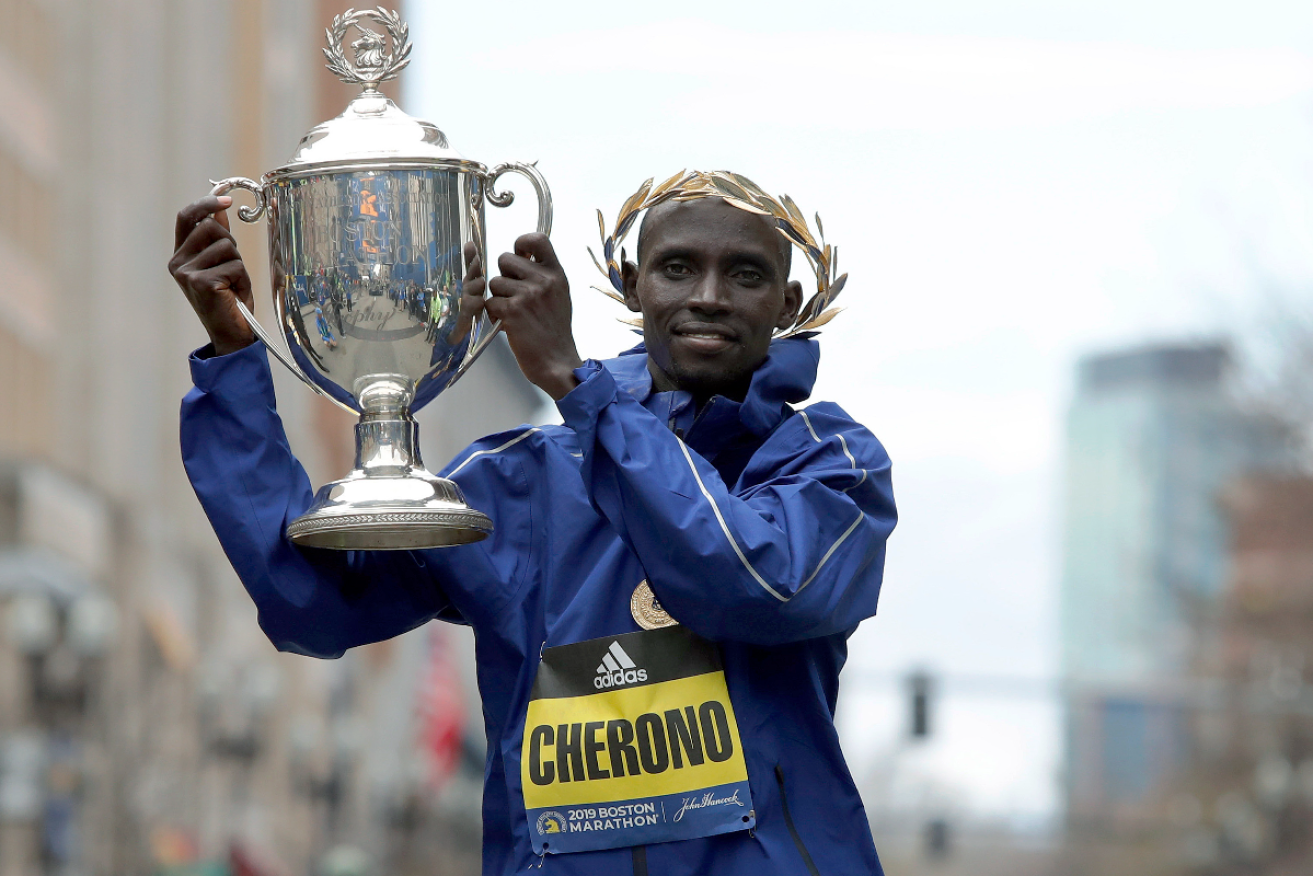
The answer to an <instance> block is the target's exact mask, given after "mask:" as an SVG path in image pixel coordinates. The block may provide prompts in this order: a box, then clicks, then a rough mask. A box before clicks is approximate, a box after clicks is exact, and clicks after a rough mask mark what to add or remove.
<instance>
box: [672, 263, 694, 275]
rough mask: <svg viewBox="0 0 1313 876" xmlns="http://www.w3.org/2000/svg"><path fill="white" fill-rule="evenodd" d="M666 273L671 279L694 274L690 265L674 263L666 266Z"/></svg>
mask: <svg viewBox="0 0 1313 876" xmlns="http://www.w3.org/2000/svg"><path fill="white" fill-rule="evenodd" d="M665 272H666V274H667V275H669V276H671V277H685V276H688V275H689V274H691V273H693V272H692V271H690V270H689V267H688V265H681V264H678V263H672V264H668V265H666V267H665Z"/></svg>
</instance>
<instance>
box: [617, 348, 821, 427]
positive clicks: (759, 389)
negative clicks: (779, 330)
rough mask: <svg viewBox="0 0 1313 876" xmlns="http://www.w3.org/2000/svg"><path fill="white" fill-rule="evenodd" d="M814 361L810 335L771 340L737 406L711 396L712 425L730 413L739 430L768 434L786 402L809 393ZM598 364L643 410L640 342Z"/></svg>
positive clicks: (648, 393)
mask: <svg viewBox="0 0 1313 876" xmlns="http://www.w3.org/2000/svg"><path fill="white" fill-rule="evenodd" d="M820 359H821V348H820V344H818V343H817V342H816V341H815V340H814V339H813V335H811V334H806V335H799V336H797V337H792V338H782V339H779V340H775V341H772V342H771V345H770V353H769V354H768V355H767V357H766V361H765V362H763V363H762V364H761V367H759V368H758V369H757V370H756V372H755V373H754V374H753V375H752V383H751V384H750V385H749V386H748V394H747V396H746V397H745V398H744V399H743V401H742V402H736V401H731V400H730V399H727V398H724V397H722V396H715V397H714V398H713V399H712V401H711V402H709V403H708V404H709V405H711V406H712V407H713V408H714V409H715V411H716V416H715V418H714V419H715V421H716V422H717V423H719V424H726V417H727V416H729V414H730V412H733V413H736V414H737V419H738V422H739V424H740V425H741V426H742V428H744V429H746V430H747V431H749V432H751V433H752V434H754V435H757V436H764V435H767V434H769V433H770V431H771V430H772V429H774V428H775V427H776V426H778V425H779V424H780V422H781V421H782V420H783V419H784V418H785V416H787V414H788V405H789V404H797V403H798V402H801V401H805V400H806V399H807V398H808V397H809V396H810V395H811V391H812V387H813V386H815V385H816V368H817V366H818V365H819V364H820ZM602 364H604V365H605V366H606V369H607V370H608V371H610V372H611V374H612V376H613V377H614V379H615V382H616V384H617V385H618V386H619V387H620V388H621V389H623V390H624V391H626V392H628V393H629V394H630V395H632V396H633V397H634V398H635V399H637V400H638V401H639V402H640V403H641V404H643V405H644V406H645V407H648V406H649V404H648V402H649V401H650V400H651V399H652V396H653V395H654V393H653V392H652V375H651V373H650V372H649V371H648V370H647V348H646V347H644V346H643V344H641V343H639V344H637V345H636V346H634V347H633V348H631V349H629V350H626V351H625V352H623V353H621V354H620V355H619V356H617V357H616V358H614V359H607V360H606V361H605V362H603V363H602ZM655 395H661V393H656V394H655ZM713 403H714V404H713ZM704 410H705V409H704Z"/></svg>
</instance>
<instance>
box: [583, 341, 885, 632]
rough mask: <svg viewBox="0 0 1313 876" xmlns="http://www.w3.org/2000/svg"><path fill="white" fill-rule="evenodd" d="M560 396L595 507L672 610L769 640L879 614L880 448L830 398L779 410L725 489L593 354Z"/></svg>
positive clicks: (841, 628) (709, 627) (702, 623)
mask: <svg viewBox="0 0 1313 876" xmlns="http://www.w3.org/2000/svg"><path fill="white" fill-rule="evenodd" d="M576 375H577V376H578V377H579V379H580V381H581V383H580V385H579V386H577V387H575V389H574V390H573V391H572V392H571V393H570V394H569V395H567V396H566V397H565V398H564V399H562V400H561V401H560V402H559V403H558V407H559V408H560V410H561V413H562V416H563V418H564V420H565V423H566V424H567V425H568V426H570V427H571V428H572V429H574V431H575V432H576V433H577V434H578V435H579V439H580V444H581V447H582V449H583V452H584V460H583V466H582V472H583V476H584V480H585V485H586V488H587V489H588V492H589V495H590V496H591V498H592V501H593V504H594V505H595V506H596V508H597V509H598V511H599V512H600V513H601V514H602V515H603V516H604V517H606V518H607V520H608V521H609V522H610V523H611V525H612V526H613V527H614V528H615V530H616V531H617V532H618V533H619V535H620V537H621V538H622V539H623V540H624V541H625V542H626V544H627V545H628V546H629V548H630V549H631V550H632V551H633V552H634V553H635V554H636V555H637V556H638V558H639V560H640V562H641V563H642V564H643V568H644V570H645V571H646V573H647V574H648V576H649V577H648V581H649V583H650V585H651V587H652V589H653V592H654V593H655V594H656V596H657V598H658V599H660V600H661V603H662V606H663V607H664V608H666V609H667V610H668V611H669V612H670V614H671V615H672V616H673V617H675V618H676V619H677V620H679V621H680V622H681V623H683V624H684V625H686V626H688V627H689V628H690V629H692V630H694V631H695V632H697V633H699V634H700V635H703V636H706V637H708V638H711V639H714V640H722V641H741V642H747V643H750V644H759V645H774V644H781V643H785V642H792V641H799V640H802V639H809V638H814V637H818V636H827V635H834V634H840V633H844V632H847V631H850V630H851V629H853V628H854V627H856V626H857V624H858V623H859V622H860V621H861V620H863V619H864V618H867V617H870V616H872V615H874V614H875V610H876V602H877V599H878V597H879V592H880V582H881V577H882V574H883V567H884V553H885V541H886V540H887V539H888V537H889V534H890V532H892V530H893V527H894V523H895V520H896V513H895V510H894V502H893V490H892V486H891V483H890V464H889V457H888V456H887V455H886V453H885V451H884V448H883V447H881V446H880V443H879V442H878V441H877V440H876V439H875V437H874V436H873V435H871V434H870V432H868V431H867V430H866V429H864V428H863V427H861V426H860V425H858V424H857V423H855V422H853V421H852V420H851V419H850V418H848V417H847V416H846V415H845V414H843V412H842V411H840V410H839V409H838V408H837V407H835V406H833V405H814V406H813V408H812V409H811V410H809V411H806V412H803V413H800V414H798V415H796V416H794V417H791V418H789V419H788V420H787V421H786V422H785V423H784V424H782V425H781V426H779V427H778V428H777V429H776V431H775V433H774V434H772V435H771V436H770V438H768V439H767V441H766V443H765V444H763V446H762V448H761V449H760V450H758V451H757V453H756V454H755V455H754V457H753V460H752V462H750V463H749V465H748V468H747V469H746V470H745V472H744V475H743V477H742V479H741V482H743V483H748V484H750V485H751V486H749V487H746V488H745V489H744V490H743V491H742V493H741V494H739V495H736V494H734V493H732V492H731V491H730V489H729V488H728V487H727V486H726V484H725V483H724V481H723V480H722V479H721V477H720V475H719V474H718V473H717V472H716V469H715V468H713V467H712V465H711V464H710V463H709V462H707V461H706V460H705V459H703V458H702V457H701V456H699V455H698V454H697V453H696V452H694V451H693V450H692V449H691V448H689V447H688V446H687V445H686V444H685V443H684V442H683V441H681V440H680V439H679V438H678V437H676V436H675V435H674V434H673V433H671V432H670V431H669V430H668V429H667V428H665V426H664V424H662V423H661V422H660V420H659V419H658V418H657V417H656V416H654V415H653V414H651V413H650V412H648V411H647V410H646V409H645V408H644V407H643V406H642V405H641V404H639V402H638V401H636V400H635V399H634V398H633V397H632V396H630V395H629V393H627V392H624V391H619V390H618V389H617V386H616V384H615V381H614V379H613V378H612V376H611V375H610V373H609V372H608V371H607V370H606V369H605V368H604V367H602V366H600V365H598V364H596V363H593V362H590V363H586V364H585V366H584V367H583V368H581V369H579V370H578V371H576Z"/></svg>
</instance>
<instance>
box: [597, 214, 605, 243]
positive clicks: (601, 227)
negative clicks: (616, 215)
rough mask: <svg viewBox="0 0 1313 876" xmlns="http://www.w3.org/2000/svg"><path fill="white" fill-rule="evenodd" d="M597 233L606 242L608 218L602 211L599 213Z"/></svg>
mask: <svg viewBox="0 0 1313 876" xmlns="http://www.w3.org/2000/svg"><path fill="white" fill-rule="evenodd" d="M597 233H598V234H600V235H602V239H603V240H606V218H605V217H604V216H602V211H601V210H598V211H597Z"/></svg>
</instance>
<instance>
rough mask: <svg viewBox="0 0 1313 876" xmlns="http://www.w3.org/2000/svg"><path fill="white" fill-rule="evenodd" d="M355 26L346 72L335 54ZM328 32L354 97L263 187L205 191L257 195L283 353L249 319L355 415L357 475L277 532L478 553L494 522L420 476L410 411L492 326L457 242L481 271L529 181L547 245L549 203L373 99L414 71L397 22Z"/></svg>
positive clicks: (444, 383) (351, 21) (345, 17)
mask: <svg viewBox="0 0 1313 876" xmlns="http://www.w3.org/2000/svg"><path fill="white" fill-rule="evenodd" d="M366 19H369V20H371V21H372V22H374V23H375V24H376V25H377V26H379V27H380V28H381V29H382V31H384V32H386V37H385V36H384V33H380V32H379V31H376V30H372V29H370V28H369V27H366V26H365V25H364V24H363V23H362V22H364V20H366ZM352 28H354V29H355V31H356V33H357V39H356V40H355V41H354V42H352V43H351V46H350V47H351V48H352V49H354V50H355V61H354V63H352V62H351V61H348V60H347V59H346V57H345V55H344V52H343V47H344V42H345V40H346V38H347V34H348V31H350V30H351V29H352ZM327 33H328V48H327V49H325V50H324V54H325V55H326V56H327V57H328V62H329V63H328V68H329V69H330V70H332V71H333V72H334V73H336V74H337V75H338V77H339V78H340V79H342V80H343V81H344V82H348V83H353V84H358V85H361V86H362V91H361V93H360V95H359V96H357V97H356V98H355V99H354V100H353V101H352V102H351V104H350V105H349V106H348V107H347V108H346V111H345V112H344V113H342V115H340V116H338V117H337V118H336V119H333V120H332V121H329V122H326V123H324V124H322V125H319V126H318V127H316V128H314V129H313V130H312V131H310V133H308V134H306V136H305V137H304V138H302V140H301V143H300V145H299V146H298V148H297V151H296V154H295V155H294V156H293V158H292V160H291V161H290V162H288V163H287V164H285V165H283V166H282V167H280V168H278V169H277V170H274V171H270V172H269V173H266V174H265V175H264V176H263V177H262V178H261V180H260V182H256V181H254V180H250V179H245V178H241V177H234V178H231V179H225V180H222V181H221V182H218V183H216V184H215V185H214V189H213V192H212V194H216V195H219V194H224V193H226V192H229V191H231V190H232V189H235V188H241V189H246V190H248V191H250V192H251V193H253V194H254V195H255V197H256V200H257V204H256V205H255V206H254V207H242V208H241V209H240V210H239V211H238V216H240V217H241V219H242V220H243V221H246V222H256V221H258V220H259V219H260V217H261V216H262V215H264V213H265V212H266V210H267V211H268V213H269V218H268V224H269V262H270V274H271V278H272V281H273V308H274V314H275V315H276V318H277V320H278V328H279V330H280V331H279V332H278V333H281V335H282V336H283V339H284V341H285V346H286V351H285V352H284V350H283V349H282V346H283V345H280V344H276V343H274V340H273V337H272V336H271V333H270V332H267V331H266V330H265V329H264V328H263V327H261V326H260V324H259V323H258V322H257V321H256V319H255V316H254V315H253V314H252V313H250V311H248V310H247V309H246V307H245V306H243V305H241V303H240V302H238V306H239V307H240V308H241V311H242V314H243V316H245V317H246V320H247V321H248V322H249V323H250V324H251V328H252V329H253V330H254V331H255V333H256V334H257V335H258V336H259V337H260V339H261V340H262V341H264V344H265V346H266V347H267V348H268V349H269V351H270V352H271V353H273V354H274V356H275V357H277V359H278V360H279V361H280V362H282V363H283V364H284V365H286V366H287V367H288V368H289V369H290V370H291V371H292V373H293V374H295V375H296V376H297V377H299V378H301V380H303V381H305V383H306V384H307V385H308V386H309V387H310V388H311V389H313V390H314V391H315V392H317V393H319V394H320V395H322V396H325V397H326V398H328V399H331V400H332V401H333V402H335V403H336V404H338V405H340V406H341V407H343V408H345V409H347V410H349V411H351V412H352V413H355V414H359V416H360V421H359V423H357V425H356V464H355V469H354V470H353V471H352V472H351V473H350V474H349V475H347V476H346V477H345V478H343V479H342V480H340V481H334V482H333V483H330V484H327V485H326V486H324V487H323V488H322V489H321V490H320V491H319V492H318V494H317V495H316V496H315V501H314V504H313V505H311V507H310V510H309V511H307V512H306V513H305V514H304V515H302V516H301V517H298V518H297V519H296V520H294V521H292V523H291V524H289V525H288V527H287V534H288V536H289V537H290V538H291V539H292V540H293V541H295V542H296V543H298V544H302V545H309V546H312V547H322V548H338V549H343V550H351V549H366V550H399V549H409V548H429V547H440V546H444V545H454V544H466V543H469V542H474V541H479V540H480V539H482V538H484V537H486V536H487V534H488V532H489V531H491V529H492V521H490V520H489V519H488V517H487V516H486V515H485V514H483V513H481V512H479V511H476V510H474V509H473V508H470V507H469V506H468V505H467V504H466V503H465V499H464V497H463V496H462V495H461V491H460V489H459V488H458V487H457V486H456V485H455V484H454V483H452V482H451V481H449V480H446V479H444V478H440V477H437V476H436V475H433V474H431V473H430V472H428V471H426V470H425V468H424V465H423V463H422V462H421V460H420V453H419V442H418V436H417V434H416V424H415V421H414V419H413V418H412V417H411V412H412V411H415V410H418V409H419V408H420V407H422V406H423V405H425V404H427V403H428V402H430V401H432V400H433V398H434V397H436V396H437V395H438V394H439V393H441V392H442V391H443V390H444V389H446V388H447V387H448V386H450V385H451V384H452V383H453V382H454V381H455V380H456V379H457V378H459V377H460V376H461V375H462V374H464V373H465V371H466V370H467V369H468V368H469V367H470V365H471V364H472V363H473V362H474V360H475V359H476V358H477V357H478V356H479V354H480V353H481V352H483V350H484V349H485V348H486V347H487V345H488V342H489V341H490V340H491V339H492V338H493V336H494V335H495V334H496V332H497V330H498V328H499V326H498V325H497V324H489V323H488V320H487V319H486V318H483V319H480V320H478V321H477V322H476V321H474V320H472V319H471V318H470V315H469V314H468V311H467V312H466V313H462V308H461V292H462V279H463V277H464V274H465V267H466V265H465V263H464V259H463V255H462V253H463V249H464V246H465V244H466V243H470V242H473V243H474V245H475V247H476V248H477V250H478V253H479V258H480V262H481V263H482V264H484V265H486V264H487V263H488V261H487V248H486V246H485V244H484V235H483V228H484V224H483V221H484V203H485V202H488V203H491V204H493V205H494V206H497V207H505V206H507V205H509V204H510V203H511V201H512V199H513V198H514V195H513V194H511V193H510V192H502V193H499V192H498V191H497V190H496V187H495V185H496V182H497V180H498V178H499V177H501V176H502V175H503V174H505V173H509V172H515V173H519V174H522V175H524V176H526V177H528V179H529V181H530V182H532V183H533V187H534V190H535V191H536V192H537V195H538V230H539V231H540V232H542V233H544V234H547V233H550V231H551V227H552V200H551V195H550V193H549V191H548V189H547V182H546V181H545V180H544V179H543V177H542V175H541V174H540V173H538V170H537V169H536V168H535V167H534V166H533V165H531V164H520V163H507V164H499V165H497V166H496V167H494V168H493V169H492V170H491V171H489V170H488V168H487V167H486V166H484V165H482V164H479V163H477V162H474V161H469V160H466V159H465V158H462V157H461V156H460V154H459V153H457V152H456V151H455V150H453V149H452V148H451V147H450V146H449V145H448V144H447V138H446V137H445V136H444V135H443V133H442V132H441V131H439V130H438V129H437V128H436V127H434V126H433V125H432V124H430V123H428V122H425V121H421V120H419V119H415V118H412V117H411V116H408V115H407V114H406V113H404V112H402V111H401V110H400V109H399V108H398V107H397V105H396V104H394V103H393V102H392V101H391V100H389V99H388V98H387V97H385V96H384V95H382V94H381V93H379V90H378V86H379V83H381V82H384V81H386V80H389V79H392V78H394V77H395V76H396V75H397V73H398V72H400V70H401V69H402V68H404V67H405V66H406V65H407V64H408V63H409V60H410V50H411V46H410V40H409V35H408V28H407V26H406V24H405V22H403V21H402V20H401V18H400V17H399V16H398V15H397V13H395V12H388V11H386V10H385V9H383V8H382V7H380V8H378V9H376V10H374V11H363V12H357V11H355V10H348V11H347V12H345V13H343V14H342V15H339V16H337V18H335V19H334V20H333V26H332V28H331V29H329V30H328V31H327ZM388 38H390V41H391V48H390V50H389V47H388Z"/></svg>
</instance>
